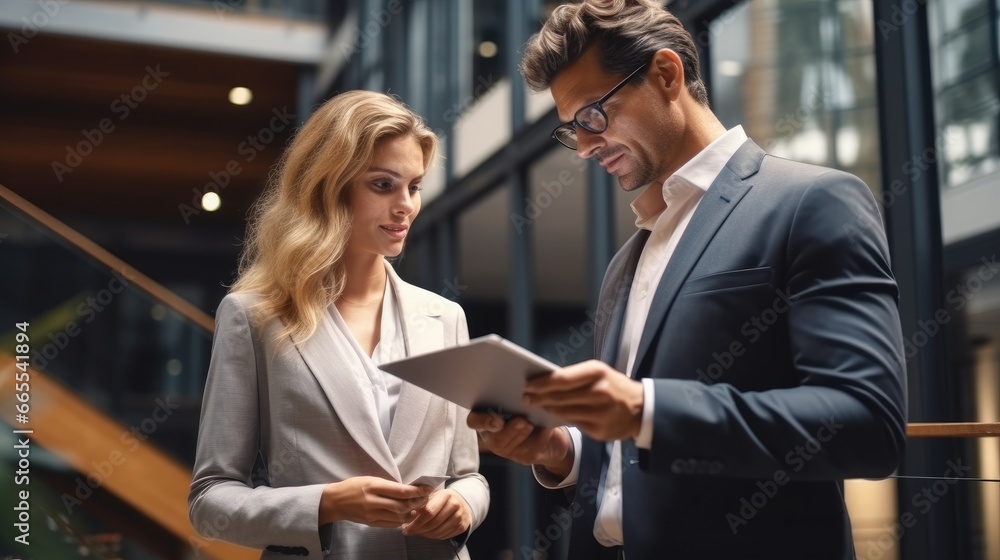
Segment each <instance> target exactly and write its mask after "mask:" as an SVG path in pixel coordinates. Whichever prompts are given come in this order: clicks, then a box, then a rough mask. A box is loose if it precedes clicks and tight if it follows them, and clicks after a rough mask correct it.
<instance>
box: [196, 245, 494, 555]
mask: <svg viewBox="0 0 1000 560" xmlns="http://www.w3.org/2000/svg"><path fill="white" fill-rule="evenodd" d="M386 269H387V270H388V271H389V281H390V282H391V283H392V286H393V288H394V289H395V290H396V294H398V301H399V307H400V320H401V323H402V325H403V339H404V340H405V343H406V348H407V353H408V355H413V354H418V353H421V352H427V351H430V350H435V349H440V348H443V347H447V346H452V345H455V344H460V343H463V342H466V341H467V340H468V338H469V335H468V328H467V326H466V320H465V314H464V312H463V311H462V308H461V307H459V306H458V305H457V304H455V303H453V302H451V301H448V300H446V299H445V298H442V297H440V296H438V295H435V294H433V293H431V292H428V291H426V290H423V289H420V288H417V287H416V286H412V285H410V284H407V283H405V282H403V281H402V280H400V279H399V277H398V276H396V274H395V272H394V271H393V270H392V267H391V266H389V265H388V263H387V265H386ZM253 301H254V296H252V295H249V294H241V293H235V294H229V295H227V296H226V297H225V298H224V299H223V300H222V303H220V304H219V309H218V311H217V312H216V319H215V321H216V330H215V339H214V343H213V348H212V360H211V365H210V366H209V372H208V381H207V384H206V387H205V395H204V404H203V407H202V412H201V424H200V429H199V432H198V452H197V458H196V460H195V465H194V477H193V480H192V482H191V494H190V496H189V498H188V506H189V511H190V515H191V522H192V524H193V525H194V527H195V529H196V530H197V531H198V532H199V533H200V534H201V535H203V536H205V537H207V538H218V539H222V540H225V541H229V542H233V543H236V544H240V545H244V546H248V547H252V548H259V549H263V550H264V553H263V554H262V555H261V558H262V559H264V558H266V559H275V558H290V557H295V556H298V557H301V556H305V557H308V558H373V559H374V558H418V559H421V558H428V559H430V558H455V557H460V558H468V553H467V551H466V550H465V547H464V544H462V543H463V542H464V540H465V538H467V536H468V534H466V535H463V536H460V537H459V538H457V539H454V540H449V541H433V540H429V539H424V538H420V537H404V536H403V534H402V532H401V531H400V530H399V529H398V528H396V529H379V528H373V527H369V526H367V525H361V524H357V523H352V522H348V521H342V522H337V523H332V524H327V525H324V526H323V527H320V526H319V519H318V518H319V502H320V496H321V494H322V491H323V488H324V486H326V485H327V484H329V483H331V482H337V481H341V480H344V479H347V478H350V477H352V476H359V475H368V476H378V477H382V478H385V479H387V480H394V481H397V482H410V481H412V480H413V479H415V478H417V477H418V476H422V475H439V476H440V475H445V476H449V477H451V478H450V480H449V481H448V482H447V486H448V488H450V489H452V490H455V491H456V492H458V493H459V494H461V496H462V497H463V498H465V500H466V502H468V504H469V506H470V507H471V508H472V513H473V524H472V528H473V529H474V528H475V527H477V526H478V525H479V524H480V523H482V521H483V519H484V518H485V517H486V512H487V510H488V509H489V502H490V494H489V486H488V485H487V483H486V479H484V478H483V477H482V476H481V475H480V474H478V472H477V471H478V469H479V448H478V445H477V442H476V436H475V432H474V431H473V430H471V429H469V428H468V427H467V426H466V424H465V418H466V415H467V414H468V411H467V410H465V409H463V408H461V407H459V406H457V405H455V404H452V403H450V402H448V401H446V400H443V399H441V398H439V397H436V396H434V395H432V394H431V393H428V392H427V391H424V390H423V389H420V388H418V387H416V386H414V385H411V384H409V383H404V384H403V386H402V389H401V390H400V394H399V402H398V404H397V406H396V412H395V416H394V419H393V423H392V430H391V432H390V434H389V441H388V442H386V439H385V437H384V436H383V435H382V431H381V429H380V427H379V422H378V417H377V412H376V407H375V401H374V398H373V396H372V393H371V390H370V389H369V388H368V383H369V382H368V380H367V377H366V376H365V374H364V372H362V371H357V370H355V369H354V368H340V367H338V364H340V363H341V362H342V357H341V356H338V355H336V354H335V353H334V351H333V349H332V348H331V346H332V345H331V344H328V343H327V341H329V340H331V338H332V336H333V329H334V328H335V327H334V325H333V320H332V318H331V317H330V316H329V315H328V314H324V315H323V320H322V321H321V322H320V324H319V326H318V328H317V330H316V333H315V334H314V335H313V336H312V337H311V338H309V339H308V340H306V341H305V342H301V343H300V342H293V341H291V340H287V339H286V340H285V341H283V343H282V344H276V343H275V341H274V333H275V329H276V327H277V323H276V321H270V322H268V323H267V324H265V325H257V324H255V323H254V321H253V320H252V318H251V317H250V314H249V309H250V306H251V304H252V303H253ZM352 359H355V358H354V357H352ZM469 532H470V533H471V529H470V531H469Z"/></svg>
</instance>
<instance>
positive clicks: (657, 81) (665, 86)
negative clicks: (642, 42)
mask: <svg viewBox="0 0 1000 560" xmlns="http://www.w3.org/2000/svg"><path fill="white" fill-rule="evenodd" d="M652 67H653V72H652V75H651V76H650V78H651V79H652V80H653V85H655V86H656V88H657V89H658V90H660V91H662V92H663V93H664V94H665V95H666V96H667V98H668V99H669V100H670V101H677V98H678V97H680V95H681V92H682V91H683V90H684V64H683V63H682V62H681V57H680V55H678V54H677V53H676V52H674V51H673V49H660V50H658V51H656V52H655V53H653V62H652Z"/></svg>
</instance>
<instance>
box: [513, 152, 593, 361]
mask: <svg viewBox="0 0 1000 560" xmlns="http://www.w3.org/2000/svg"><path fill="white" fill-rule="evenodd" d="M586 170H587V161H586V160H582V159H580V158H579V157H577V156H576V153H575V152H572V151H570V150H567V149H565V148H563V147H562V146H555V145H553V147H552V148H551V149H549V151H548V153H547V154H545V155H544V156H542V157H541V158H540V159H539V160H538V161H536V162H535V163H534V164H533V165H532V166H531V168H530V169H529V171H528V194H529V199H528V201H527V203H526V207H527V210H526V212H525V215H524V216H517V215H514V216H511V220H512V222H513V225H514V228H515V231H521V230H522V228H523V226H524V225H525V224H529V223H530V225H531V230H530V231H531V234H532V238H533V243H532V248H533V254H532V259H533V265H532V267H533V275H534V279H533V282H534V291H535V298H534V324H535V328H534V332H535V351H536V352H537V353H538V354H539V355H541V356H544V357H545V358H547V359H549V360H551V361H553V362H555V363H557V364H560V365H567V364H571V363H575V362H578V361H582V360H585V359H587V358H590V357H591V355H592V346H593V344H592V336H593V328H592V325H584V323H585V322H586V320H587V317H586V315H585V310H586V307H587V303H588V302H587V287H588V286H587V281H588V279H587V273H586V270H587V250H586V249H587V232H586V229H585V221H586V216H587V174H586ZM523 231H524V232H525V233H527V232H528V231H529V230H528V229H524V230H523ZM588 327H589V328H588ZM581 329H582V330H583V331H584V332H583V333H582V334H581Z"/></svg>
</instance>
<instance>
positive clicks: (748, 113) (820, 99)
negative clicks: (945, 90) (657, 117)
mask: <svg viewBox="0 0 1000 560" xmlns="http://www.w3.org/2000/svg"><path fill="white" fill-rule="evenodd" d="M710 37H711V39H712V46H711V49H710V56H711V69H712V72H711V76H710V79H711V82H710V83H711V91H710V94H711V96H712V100H713V108H714V109H715V111H716V114H717V115H718V116H719V118H720V119H721V120H722V122H723V124H725V125H726V126H727V127H732V126H735V125H737V124H742V125H743V127H744V128H745V129H746V132H747V134H748V135H749V136H750V137H751V138H753V139H754V141H756V142H757V143H758V144H759V145H760V146H761V147H763V148H764V149H766V150H768V151H769V152H770V153H772V154H774V155H777V156H782V157H788V158H791V159H795V160H799V161H805V162H809V163H816V164H820V165H828V166H830V167H835V168H838V169H843V170H845V171H848V172H851V173H854V174H855V175H858V176H860V177H861V178H862V179H864V180H865V182H866V183H867V184H868V186H869V187H870V188H872V190H873V191H875V192H876V193H878V192H879V190H880V185H881V180H880V174H879V166H880V162H879V144H878V138H879V134H878V118H877V117H878V115H877V106H876V90H875V86H876V83H875V59H874V43H873V41H874V23H873V21H872V8H871V3H870V2H868V1H863V0H808V1H807V0H796V1H792V0H785V1H771V2H748V3H744V4H741V5H740V6H737V7H736V8H733V9H732V10H729V11H728V12H726V13H724V14H723V15H721V16H720V17H719V18H718V19H717V20H716V21H715V22H714V23H713V24H712V26H711V27H710Z"/></svg>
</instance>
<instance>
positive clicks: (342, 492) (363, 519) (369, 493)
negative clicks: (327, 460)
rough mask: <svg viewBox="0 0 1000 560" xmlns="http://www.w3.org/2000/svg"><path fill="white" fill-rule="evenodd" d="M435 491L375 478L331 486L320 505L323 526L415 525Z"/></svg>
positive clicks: (354, 479)
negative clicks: (342, 523) (419, 511)
mask: <svg viewBox="0 0 1000 560" xmlns="http://www.w3.org/2000/svg"><path fill="white" fill-rule="evenodd" d="M430 492H431V489H430V488H429V487H427V486H411V485H409V484H400V483H398V482H393V481H391V480H385V479H382V478H377V477H374V476H355V477H351V478H348V479H346V480H344V481H343V482H334V483H331V484H327V485H326V487H325V488H324V489H323V495H322V497H321V498H320V502H319V524H320V525H325V524H327V523H333V522H334V521H345V520H346V521H354V522H355V523H364V524H365V525H370V526H372V527H399V526H400V525H402V524H404V523H408V522H410V521H413V520H414V519H415V518H416V517H417V514H416V513H415V511H414V510H416V509H417V508H420V507H422V506H424V505H425V504H426V503H427V496H428V494H430Z"/></svg>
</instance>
